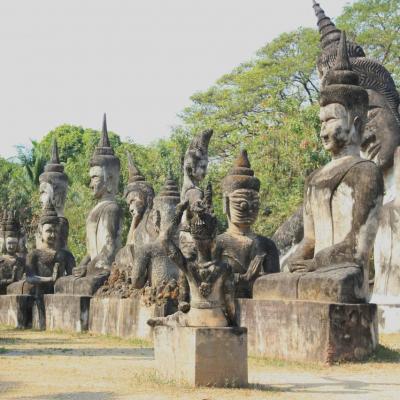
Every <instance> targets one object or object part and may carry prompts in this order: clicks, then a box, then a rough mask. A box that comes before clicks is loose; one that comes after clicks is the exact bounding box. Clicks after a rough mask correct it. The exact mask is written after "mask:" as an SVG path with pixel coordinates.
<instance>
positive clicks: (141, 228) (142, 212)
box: [125, 152, 154, 245]
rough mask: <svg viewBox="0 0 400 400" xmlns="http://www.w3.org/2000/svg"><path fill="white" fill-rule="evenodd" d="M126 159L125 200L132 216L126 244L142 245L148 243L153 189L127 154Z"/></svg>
mask: <svg viewBox="0 0 400 400" xmlns="http://www.w3.org/2000/svg"><path fill="white" fill-rule="evenodd" d="M127 157H128V172H129V178H128V185H127V187H126V189H125V199H126V202H127V204H128V207H129V212H130V214H131V215H132V222H131V226H130V229H129V233H128V237H127V240H126V244H127V245H131V244H136V243H140V244H144V243H147V242H148V241H149V233H148V232H147V230H146V224H147V220H148V217H149V214H150V211H151V209H152V208H153V200H154V189H153V187H152V186H151V185H150V183H148V182H147V181H146V179H145V178H144V176H143V175H142V174H141V172H140V171H139V169H138V168H137V166H136V165H135V163H134V162H133V158H132V155H131V154H130V153H129V152H128V153H127Z"/></svg>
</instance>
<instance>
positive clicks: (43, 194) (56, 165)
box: [36, 139, 69, 249]
mask: <svg viewBox="0 0 400 400" xmlns="http://www.w3.org/2000/svg"><path fill="white" fill-rule="evenodd" d="M39 182H40V186H39V191H40V202H41V204H42V210H44V209H45V208H46V206H47V205H48V204H49V203H51V204H52V205H53V207H54V209H55V210H56V212H57V215H58V217H59V235H58V237H59V242H60V243H59V244H58V247H59V248H60V249H67V248H68V231H69V224H68V220H67V219H66V218H65V216H64V207H65V200H66V197H67V190H68V177H67V175H66V174H65V173H64V166H63V165H62V164H60V159H59V156H58V146H57V141H56V139H54V140H53V144H52V150H51V160H50V161H49V162H48V163H47V164H46V166H45V167H44V172H43V173H42V174H41V175H40V176H39ZM41 243H42V241H41V239H40V237H39V235H37V240H36V248H39V247H40V245H41Z"/></svg>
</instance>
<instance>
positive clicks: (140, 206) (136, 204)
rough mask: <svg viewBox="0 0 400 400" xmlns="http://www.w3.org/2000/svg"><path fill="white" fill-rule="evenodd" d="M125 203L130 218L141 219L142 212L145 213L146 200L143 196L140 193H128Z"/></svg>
mask: <svg viewBox="0 0 400 400" xmlns="http://www.w3.org/2000/svg"><path fill="white" fill-rule="evenodd" d="M126 202H127V203H128V206H129V212H130V213H131V215H132V218H137V217H140V218H141V217H142V215H143V214H144V212H145V211H146V206H147V204H146V199H145V195H144V194H143V193H142V192H141V191H136V190H134V191H132V192H129V193H128V195H127V196H126Z"/></svg>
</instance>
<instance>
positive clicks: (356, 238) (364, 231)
mask: <svg viewBox="0 0 400 400" xmlns="http://www.w3.org/2000/svg"><path fill="white" fill-rule="evenodd" d="M343 182H344V183H346V184H347V185H348V186H349V187H351V188H353V190H352V193H353V201H354V204H353V211H352V229H351V231H350V232H349V233H348V234H347V236H346V237H345V238H344V240H343V241H341V242H339V243H337V244H334V245H333V246H329V247H327V248H325V249H323V250H321V251H319V252H318V253H317V254H316V255H315V257H314V259H315V268H316V269H318V268H321V267H324V266H327V265H334V264H341V263H345V262H349V263H353V264H354V263H356V264H358V265H360V266H363V264H364V262H365V257H367V256H368V254H369V251H370V249H371V247H372V245H373V242H374V239H375V235H376V231H377V228H378V218H379V213H380V210H381V205H382V197H383V178H382V175H381V173H380V171H379V170H378V168H377V167H376V166H375V165H374V164H373V163H369V162H366V163H361V164H357V165H355V166H354V167H353V168H352V169H351V170H350V171H349V172H348V173H347V175H346V176H345V178H344V179H343Z"/></svg>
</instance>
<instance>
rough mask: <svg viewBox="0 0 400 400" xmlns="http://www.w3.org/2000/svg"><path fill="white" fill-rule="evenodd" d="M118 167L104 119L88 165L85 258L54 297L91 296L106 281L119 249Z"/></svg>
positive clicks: (120, 213)
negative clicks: (91, 201)
mask: <svg viewBox="0 0 400 400" xmlns="http://www.w3.org/2000/svg"><path fill="white" fill-rule="evenodd" d="M119 171H120V163H119V159H118V158H117V157H116V156H115V155H114V151H113V149H112V148H111V145H110V141H109V138H108V133H107V123H106V117H105V115H104V120H103V130H102V135H101V138H100V143H99V145H98V146H97V147H96V149H95V151H94V154H93V157H92V159H91V161H90V171H89V175H90V188H91V189H92V191H93V196H94V198H95V199H96V200H97V204H96V206H95V207H94V208H93V209H92V210H91V211H90V213H89V215H88V217H87V220H86V247H87V250H88V255H87V256H86V257H85V258H84V259H83V260H82V261H81V263H80V265H79V266H78V267H76V268H74V270H73V276H68V277H64V278H61V279H59V280H58V281H57V282H56V285H55V292H56V293H64V294H77V295H82V296H91V295H93V294H94V293H95V292H96V290H97V289H98V288H99V287H100V286H101V285H102V284H103V283H104V282H105V281H106V280H107V278H108V276H109V275H110V270H111V265H112V263H113V262H114V259H115V255H116V253H117V251H118V250H119V248H120V233H121V225H122V221H121V220H122V212H121V209H120V207H119V206H118V204H117V202H116V200H115V195H116V193H117V191H118V183H119Z"/></svg>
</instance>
